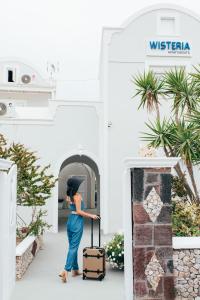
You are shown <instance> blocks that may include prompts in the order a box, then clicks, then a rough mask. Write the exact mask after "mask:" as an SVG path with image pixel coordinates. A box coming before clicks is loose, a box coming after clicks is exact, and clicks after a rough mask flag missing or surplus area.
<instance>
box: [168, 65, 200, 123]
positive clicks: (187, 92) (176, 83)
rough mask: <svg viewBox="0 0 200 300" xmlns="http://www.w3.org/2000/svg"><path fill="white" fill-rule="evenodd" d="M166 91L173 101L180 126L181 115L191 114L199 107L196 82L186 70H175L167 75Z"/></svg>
mask: <svg viewBox="0 0 200 300" xmlns="http://www.w3.org/2000/svg"><path fill="white" fill-rule="evenodd" d="M164 89H165V93H166V94H167V95H168V96H169V97H171V98H172V100H173V106H172V109H173V110H174V112H175V120H176V123H177V124H178V123H179V121H180V118H179V115H180V114H182V113H183V112H185V111H186V112H187V113H191V111H192V110H194V109H195V108H196V107H197V104H198V97H199V96H198V94H197V92H196V91H197V89H196V82H195V80H194V78H193V77H192V76H190V75H189V74H186V71H185V69H184V68H180V69H177V68H175V69H174V70H170V71H169V72H166V73H165V75H164Z"/></svg>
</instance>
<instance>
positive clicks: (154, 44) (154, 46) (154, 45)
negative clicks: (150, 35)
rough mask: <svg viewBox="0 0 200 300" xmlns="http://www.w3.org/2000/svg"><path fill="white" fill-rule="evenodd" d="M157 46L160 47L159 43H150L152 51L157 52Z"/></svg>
mask: <svg viewBox="0 0 200 300" xmlns="http://www.w3.org/2000/svg"><path fill="white" fill-rule="evenodd" d="M157 46H158V42H155V41H153V42H152V41H150V48H151V49H155V50H156V49H157Z"/></svg>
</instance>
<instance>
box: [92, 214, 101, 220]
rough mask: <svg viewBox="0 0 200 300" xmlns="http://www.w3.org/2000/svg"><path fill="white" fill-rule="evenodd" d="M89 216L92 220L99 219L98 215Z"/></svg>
mask: <svg viewBox="0 0 200 300" xmlns="http://www.w3.org/2000/svg"><path fill="white" fill-rule="evenodd" d="M91 218H92V219H93V220H99V219H101V218H100V216H98V215H91Z"/></svg>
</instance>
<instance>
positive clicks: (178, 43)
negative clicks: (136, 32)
mask: <svg viewBox="0 0 200 300" xmlns="http://www.w3.org/2000/svg"><path fill="white" fill-rule="evenodd" d="M176 49H177V50H181V43H180V42H177V43H176Z"/></svg>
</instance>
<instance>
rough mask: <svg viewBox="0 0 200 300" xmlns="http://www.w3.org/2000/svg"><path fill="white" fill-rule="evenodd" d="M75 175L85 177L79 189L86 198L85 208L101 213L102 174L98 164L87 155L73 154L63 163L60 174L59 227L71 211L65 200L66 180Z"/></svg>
mask: <svg viewBox="0 0 200 300" xmlns="http://www.w3.org/2000/svg"><path fill="white" fill-rule="evenodd" d="M73 176H79V177H82V178H84V182H83V183H82V184H81V186H80V188H79V191H80V193H81V194H82V196H83V199H84V204H85V210H86V211H88V212H92V213H98V214H100V175H99V169H98V166H97V164H96V163H95V162H94V161H93V160H92V159H91V158H89V157H88V156H86V155H73V156H70V157H69V158H67V159H66V160H65V161H64V162H63V163H62V165H61V167H60V172H59V176H58V178H59V180H58V227H60V226H62V225H63V224H64V222H65V221H66V216H67V214H68V213H69V209H68V206H67V204H66V201H65V196H66V182H67V180H68V178H70V177H73Z"/></svg>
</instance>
